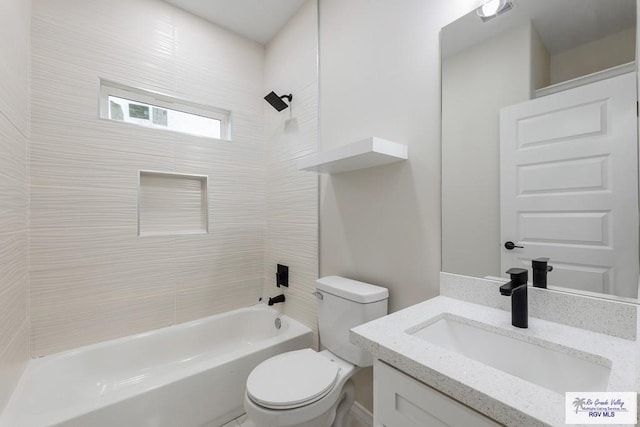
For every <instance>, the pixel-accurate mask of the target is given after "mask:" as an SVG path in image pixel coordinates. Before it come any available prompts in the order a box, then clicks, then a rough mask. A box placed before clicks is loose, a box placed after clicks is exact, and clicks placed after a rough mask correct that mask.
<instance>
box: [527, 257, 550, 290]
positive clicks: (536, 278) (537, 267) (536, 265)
mask: <svg viewBox="0 0 640 427" xmlns="http://www.w3.org/2000/svg"><path fill="white" fill-rule="evenodd" d="M548 262H549V258H536V259H534V260H531V267H532V270H533V286H535V287H536V288H546V287H547V272H549V271H552V270H553V266H551V265H548V264H547V263H548Z"/></svg>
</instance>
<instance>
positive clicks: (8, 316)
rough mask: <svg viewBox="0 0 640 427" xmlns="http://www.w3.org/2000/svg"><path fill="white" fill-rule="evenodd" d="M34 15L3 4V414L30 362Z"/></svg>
mask: <svg viewBox="0 0 640 427" xmlns="http://www.w3.org/2000/svg"><path fill="white" fill-rule="evenodd" d="M30 14H31V2H30V1H25V0H0V58H2V59H1V60H0V63H1V65H0V153H1V155H0V412H2V409H3V408H4V406H5V404H6V403H7V400H8V398H9V396H10V395H11V392H12V391H13V388H14V386H15V384H16V383H17V381H18V378H19V377H20V374H21V373H22V370H23V369H24V365H25V363H26V361H27V359H28V358H29V349H28V330H27V329H28V325H29V323H28V318H27V313H28V303H27V291H28V272H27V261H28V258H27V239H28V232H27V220H28V219H27V205H28V186H27V139H28V136H29V78H28V75H29V50H30V17H31V15H30Z"/></svg>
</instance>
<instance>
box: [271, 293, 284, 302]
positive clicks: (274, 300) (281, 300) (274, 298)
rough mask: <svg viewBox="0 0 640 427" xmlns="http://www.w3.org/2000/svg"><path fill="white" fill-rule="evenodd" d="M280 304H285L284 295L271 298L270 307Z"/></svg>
mask: <svg viewBox="0 0 640 427" xmlns="http://www.w3.org/2000/svg"><path fill="white" fill-rule="evenodd" d="M279 302H284V294H280V295H278V296H275V297H273V298H269V302H268V305H273V304H277V303H279Z"/></svg>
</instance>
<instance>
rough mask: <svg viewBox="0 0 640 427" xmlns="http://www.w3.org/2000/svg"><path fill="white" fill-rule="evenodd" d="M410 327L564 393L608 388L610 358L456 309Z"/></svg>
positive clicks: (454, 349)
mask: <svg viewBox="0 0 640 427" xmlns="http://www.w3.org/2000/svg"><path fill="white" fill-rule="evenodd" d="M406 332H407V333H409V334H411V335H413V336H415V337H417V338H420V339H423V340H425V341H427V342H429V343H431V344H433V345H436V346H438V347H441V348H443V349H446V350H449V351H452V352H455V353H458V354H459V355H461V356H464V357H468V358H470V359H473V360H475V361H477V362H480V363H484V364H485V365H488V366H491V367H493V368H496V369H499V370H501V371H503V372H506V373H508V374H511V375H514V376H516V377H519V378H521V379H523V380H526V381H529V382H532V383H534V384H537V385H539V386H542V387H545V388H547V389H550V390H553V391H556V392H558V393H565V392H567V391H602V390H607V384H608V382H609V374H610V372H611V361H610V360H608V359H605V358H603V357H600V356H597V355H593V354H589V353H585V352H582V351H578V350H573V349H570V348H568V347H565V346H561V345H559V344H554V343H550V342H547V341H543V340H540V339H538V338H534V337H530V336H525V335H520V336H519V337H514V336H510V335H508V334H509V332H508V331H504V330H502V329H500V328H497V327H494V326H489V325H485V324H483V323H479V322H475V321H473V320H470V319H466V318H462V317H458V316H454V315H451V314H443V315H440V316H438V317H437V318H436V319H435V320H434V321H432V322H430V323H428V324H427V325H424V326H418V327H416V328H410V329H408V330H407V331H406ZM525 340H526V341H525Z"/></svg>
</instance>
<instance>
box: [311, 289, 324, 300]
mask: <svg viewBox="0 0 640 427" xmlns="http://www.w3.org/2000/svg"><path fill="white" fill-rule="evenodd" d="M311 295H315V296H316V298H318V299H319V300H321V301H322V298H324V297H323V296H322V294H321V293H320V292H318V291H315V292H311Z"/></svg>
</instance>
